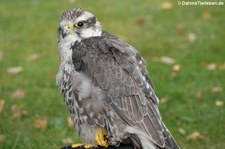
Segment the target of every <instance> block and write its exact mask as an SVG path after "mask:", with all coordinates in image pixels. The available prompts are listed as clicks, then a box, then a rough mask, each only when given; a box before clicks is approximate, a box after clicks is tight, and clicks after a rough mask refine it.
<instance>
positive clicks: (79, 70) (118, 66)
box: [57, 9, 179, 149]
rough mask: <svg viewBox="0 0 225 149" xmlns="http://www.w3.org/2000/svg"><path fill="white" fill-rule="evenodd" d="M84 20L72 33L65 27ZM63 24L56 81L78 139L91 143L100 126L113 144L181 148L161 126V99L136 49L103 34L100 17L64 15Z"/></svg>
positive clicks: (77, 12)
mask: <svg viewBox="0 0 225 149" xmlns="http://www.w3.org/2000/svg"><path fill="white" fill-rule="evenodd" d="M77 20H79V21H77ZM80 21H83V22H82V23H86V25H85V26H84V27H82V28H74V32H68V30H66V32H65V30H64V29H63V26H67V25H70V26H71V24H76V23H77V22H80ZM61 22H63V23H61V24H60V29H59V52H60V56H61V65H60V69H59V72H58V75H57V83H58V85H59V86H60V88H61V90H62V92H63V94H64V96H65V102H66V104H67V106H68V109H69V111H70V113H71V116H72V119H73V120H74V122H75V125H76V128H77V130H78V133H79V136H80V138H81V139H82V140H84V142H86V143H93V142H94V141H95V140H94V137H93V136H92V134H94V135H95V134H96V128H97V127H101V128H105V129H107V130H108V131H109V133H110V138H108V143H109V144H112V145H117V144H119V143H120V142H122V143H131V144H133V145H134V146H135V147H136V148H137V149H141V148H143V149H147V148H148V149H149V148H150V147H152V144H154V146H155V147H156V148H165V149H178V148H179V147H178V145H177V144H176V142H175V140H174V139H173V137H172V136H171V134H170V133H169V131H168V130H167V128H166V126H165V125H164V124H163V122H162V119H161V116H160V114H159V111H158V98H157V96H156V94H155V91H154V89H153V85H152V83H151V81H150V77H149V74H148V72H147V69H146V64H145V62H144V60H143V58H142V57H141V56H140V54H139V53H138V52H137V50H136V49H135V48H134V47H132V46H130V45H129V44H127V43H125V42H124V41H122V40H120V39H118V38H117V37H115V36H112V35H110V34H109V33H107V32H105V31H102V29H101V26H100V23H99V22H98V21H97V20H96V18H95V17H94V16H93V15H92V14H91V13H89V12H86V11H83V10H82V9H73V10H69V11H67V12H65V13H63V16H62V17H61ZM88 22H89V23H88ZM63 33H66V34H65V35H66V36H64V35H63V36H62V34H63ZM65 52H66V53H65ZM153 148H154V147H153Z"/></svg>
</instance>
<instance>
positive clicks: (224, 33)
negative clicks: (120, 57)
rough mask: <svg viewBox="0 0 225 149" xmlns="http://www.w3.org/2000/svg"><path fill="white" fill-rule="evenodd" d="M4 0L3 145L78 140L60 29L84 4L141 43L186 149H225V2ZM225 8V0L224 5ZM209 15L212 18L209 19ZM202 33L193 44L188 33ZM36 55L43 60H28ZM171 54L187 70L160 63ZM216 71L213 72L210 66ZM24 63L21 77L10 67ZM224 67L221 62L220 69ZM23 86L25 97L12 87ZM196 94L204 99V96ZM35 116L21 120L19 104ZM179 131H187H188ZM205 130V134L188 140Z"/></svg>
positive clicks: (0, 31) (0, 32) (0, 2)
mask: <svg viewBox="0 0 225 149" xmlns="http://www.w3.org/2000/svg"><path fill="white" fill-rule="evenodd" d="M72 2H73V0H70V1H69V0H58V1H56V0H14V1H9V0H0V51H2V52H3V53H4V56H3V58H2V60H1V61H0V99H1V100H4V101H5V105H4V109H3V111H2V112H1V113H0V135H2V136H4V138H5V139H1V140H0V148H2V149H9V148H10V149H40V148H45V149H53V148H59V147H61V146H64V145H66V144H65V142H64V143H63V142H62V139H64V138H68V137H69V138H72V140H74V142H76V141H78V139H77V138H76V135H75V133H74V132H75V131H74V130H73V128H68V127H67V123H66V119H67V117H68V112H67V109H66V106H65V104H64V102H63V96H62V95H61V94H60V93H59V91H58V88H57V86H56V84H55V75H56V73H57V70H58V66H59V58H58V51H57V27H58V22H59V17H60V15H61V13H62V12H63V11H65V10H67V9H69V8H74V7H81V8H84V9H87V10H89V11H91V12H92V13H93V14H95V15H96V16H97V18H98V20H99V21H100V22H101V23H102V26H103V28H104V29H105V30H107V31H108V32H110V33H112V34H114V35H116V36H118V37H120V38H122V39H123V40H125V41H127V42H128V43H130V44H131V45H133V46H134V47H136V48H137V49H138V50H139V51H140V53H141V54H142V56H143V57H144V58H145V60H146V62H147V64H148V69H149V71H150V74H151V78H152V80H153V82H154V85H155V88H156V93H157V95H158V96H159V98H165V97H166V98H168V99H169V100H168V102H166V103H164V104H160V106H159V108H160V111H161V114H162V117H163V120H164V122H165V123H166V125H167V126H168V128H169V130H170V131H171V133H172V134H173V136H174V137H175V138H176V140H177V142H178V143H179V144H180V146H181V148H183V149H194V148H195V149H206V148H207V149H222V148H225V142H224V141H225V118H224V117H225V108H224V106H222V107H218V106H216V105H215V102H216V100H220V101H223V102H224V100H225V95H224V91H221V92H217V93H213V92H211V90H212V88H214V87H219V88H222V89H223V90H224V89H225V73H224V69H220V67H221V65H222V64H224V63H225V42H224V41H225V8H224V7H225V6H178V5H177V1H172V0H171V1H169V3H170V4H172V6H173V7H172V8H171V9H168V10H164V9H161V7H160V6H161V4H162V3H163V2H165V1H162V0H141V1H140V0H76V1H74V3H72ZM224 5H225V4H224ZM204 12H206V13H209V15H210V17H209V18H208V19H207V17H206V19H204V17H202V15H203V14H204ZM190 33H192V34H194V35H195V36H196V40H195V41H194V42H190V41H189V40H190V39H188V38H187V36H188V35H189V34H190ZM33 53H36V54H38V55H39V56H40V58H38V59H37V60H34V61H29V60H27V58H28V57H29V56H30V55H31V54H33ZM162 56H168V57H172V58H174V59H175V60H176V64H180V66H181V71H180V72H179V73H177V74H176V76H174V77H172V78H171V71H172V65H168V64H163V63H160V62H157V61H155V58H157V57H162ZM210 63H215V64H216V66H217V67H216V69H215V70H213V71H208V70H207V68H206V66H207V64H210ZM15 66H21V67H23V71H22V72H21V73H19V74H16V75H9V74H8V73H7V68H8V67H15ZM219 66H220V67H219ZM18 88H22V89H24V90H25V93H26V94H25V96H24V97H21V98H19V99H18V98H15V97H13V96H12V92H14V91H15V90H16V89H18ZM196 92H201V93H202V97H201V98H200V99H197V97H196ZM14 104H16V105H19V106H21V107H22V108H23V110H26V111H27V113H28V115H24V116H22V117H20V118H17V119H13V118H12V113H11V107H12V105H14ZM39 117H45V118H47V120H48V126H47V128H46V129H44V130H41V129H38V128H36V127H35V126H34V122H35V120H36V119H37V118H39ZM179 128H182V129H183V130H185V132H184V133H181V132H180V131H179ZM194 131H198V132H200V133H201V135H202V136H203V138H202V139H194V140H187V136H188V135H190V134H192V133H193V132H194Z"/></svg>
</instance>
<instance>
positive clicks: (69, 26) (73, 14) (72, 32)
mask: <svg viewBox="0 0 225 149" xmlns="http://www.w3.org/2000/svg"><path fill="white" fill-rule="evenodd" d="M58 33H59V35H58V39H59V42H68V41H70V42H71V41H73V42H75V41H80V40H82V39H85V38H89V37H93V36H101V34H102V29H101V25H100V23H99V22H98V21H97V19H96V17H95V16H94V15H93V14H92V13H90V12H88V11H84V10H83V9H81V8H77V9H71V10H68V11H65V12H64V13H63V14H62V16H61V18H60V24H59V32H58Z"/></svg>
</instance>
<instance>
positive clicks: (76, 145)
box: [71, 143, 84, 148]
mask: <svg viewBox="0 0 225 149" xmlns="http://www.w3.org/2000/svg"><path fill="white" fill-rule="evenodd" d="M83 145H84V144H82V143H77V144H72V145H71V147H72V148H77V147H81V146H83Z"/></svg>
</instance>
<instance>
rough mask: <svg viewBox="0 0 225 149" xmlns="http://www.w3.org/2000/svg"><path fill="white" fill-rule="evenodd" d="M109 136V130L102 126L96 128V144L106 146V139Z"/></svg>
mask: <svg viewBox="0 0 225 149" xmlns="http://www.w3.org/2000/svg"><path fill="white" fill-rule="evenodd" d="M108 138H109V132H108V131H107V130H106V129H104V128H100V127H98V128H97V134H96V138H95V139H96V142H97V145H99V146H102V147H105V148H107V147H108V146H109V144H108V143H107V139H108Z"/></svg>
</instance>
